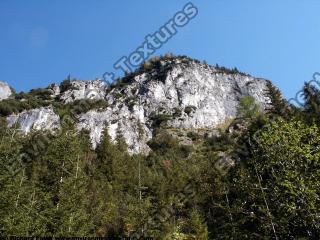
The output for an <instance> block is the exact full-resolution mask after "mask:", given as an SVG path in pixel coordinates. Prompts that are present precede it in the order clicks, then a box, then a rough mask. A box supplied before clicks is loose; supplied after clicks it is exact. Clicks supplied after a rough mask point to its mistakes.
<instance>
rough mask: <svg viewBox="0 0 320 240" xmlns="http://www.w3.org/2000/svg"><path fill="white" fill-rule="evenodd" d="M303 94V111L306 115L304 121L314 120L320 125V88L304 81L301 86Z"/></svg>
mask: <svg viewBox="0 0 320 240" xmlns="http://www.w3.org/2000/svg"><path fill="white" fill-rule="evenodd" d="M303 96H304V106H303V108H304V113H305V115H306V121H307V122H309V123H311V122H312V121H315V122H316V123H317V124H318V125H320V121H319V116H320V90H319V89H317V88H316V87H315V86H313V85H310V84H308V83H305V85H304V88H303Z"/></svg>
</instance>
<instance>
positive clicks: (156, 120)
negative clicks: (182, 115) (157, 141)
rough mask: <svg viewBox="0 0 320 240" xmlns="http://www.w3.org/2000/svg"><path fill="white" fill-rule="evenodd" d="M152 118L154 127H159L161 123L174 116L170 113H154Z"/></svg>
mask: <svg viewBox="0 0 320 240" xmlns="http://www.w3.org/2000/svg"><path fill="white" fill-rule="evenodd" d="M150 119H151V120H152V121H153V123H152V124H153V126H154V127H159V126H160V125H161V124H164V123H166V122H167V121H169V120H171V119H172V116H171V115H169V114H152V115H151V116H150Z"/></svg>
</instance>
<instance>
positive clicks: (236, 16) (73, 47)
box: [0, 0, 320, 98]
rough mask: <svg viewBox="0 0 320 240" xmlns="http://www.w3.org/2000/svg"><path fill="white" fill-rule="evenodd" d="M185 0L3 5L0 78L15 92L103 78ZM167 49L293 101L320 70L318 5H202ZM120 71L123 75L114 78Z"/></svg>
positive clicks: (220, 1)
mask: <svg viewBox="0 0 320 240" xmlns="http://www.w3.org/2000/svg"><path fill="white" fill-rule="evenodd" d="M188 2H189V1H183V0H181V1H178V0H161V1H150V0H138V1H132V0H108V1H105V0H91V1H89V0H86V1H85V0H78V1H73V0H55V1H49V0H37V1H36V0H28V1H24V0H19V1H18V0H1V1H0V80H2V81H6V82H8V83H9V84H10V85H11V86H12V87H14V88H15V89H16V90H18V91H28V90H30V89H32V88H36V87H46V86H47V85H48V84H49V83H52V82H56V83H59V82H61V81H62V80H63V79H65V78H66V77H67V75H68V74H71V76H73V77H76V78H79V79H94V78H96V77H101V76H102V74H103V73H104V72H106V71H113V67H112V66H113V64H114V63H115V62H116V61H117V60H118V59H119V58H120V57H121V56H123V55H128V54H130V53H131V52H132V51H133V50H134V49H136V48H137V47H138V46H139V45H141V43H142V42H143V41H144V37H145V36H146V35H147V34H152V33H154V32H155V31H157V30H158V28H159V27H161V26H162V25H163V24H164V23H166V22H167V21H168V20H169V19H170V18H172V17H173V15H174V14H175V13H176V12H177V11H180V10H182V8H183V6H184V5H185V4H186V3H188ZM193 3H194V5H196V6H197V7H198V10H199V13H198V15H197V17H196V18H194V19H193V20H191V21H190V22H189V23H188V25H187V26H185V27H183V28H181V29H179V30H178V33H177V34H176V35H175V36H174V37H173V38H172V39H170V40H169V41H168V42H167V43H166V44H165V45H164V46H163V47H162V48H161V49H160V50H158V51H157V52H156V55H159V54H164V53H166V52H172V53H174V54H181V55H188V56H190V57H194V58H197V59H199V60H206V61H207V62H208V63H209V64H215V63H218V64H219V65H222V66H226V67H237V68H238V69H239V70H241V71H243V72H246V73H249V74H251V75H253V76H257V77H264V78H267V79H270V80H272V81H273V82H274V84H276V85H277V86H278V87H279V88H280V89H281V90H282V92H283V93H284V95H285V96H286V97H288V98H289V97H293V96H294V95H295V93H296V92H297V91H298V90H300V88H301V87H302V85H303V83H304V82H305V81H308V80H310V79H311V77H312V74H313V73H314V72H316V71H320V66H319V60H318V56H319V54H320V44H319V42H320V41H319V37H320V14H319V9H320V1H319V0H308V1H301V0H281V1H279V0H268V1H267V0H265V1H257V0H241V1H239V0H199V1H195V0H194V1H193ZM119 74H120V73H119Z"/></svg>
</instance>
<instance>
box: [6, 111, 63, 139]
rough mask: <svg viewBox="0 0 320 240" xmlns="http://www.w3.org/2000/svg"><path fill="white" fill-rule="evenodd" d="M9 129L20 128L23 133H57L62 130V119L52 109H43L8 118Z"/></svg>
mask: <svg viewBox="0 0 320 240" xmlns="http://www.w3.org/2000/svg"><path fill="white" fill-rule="evenodd" d="M7 122H8V126H9V127H13V126H15V127H18V129H20V130H21V131H22V132H23V133H29V132H30V131H31V130H49V131H56V130H58V129H59V128H60V118H59V116H58V115H57V114H55V113H54V111H53V109H52V108H51V107H42V108H37V109H32V110H28V111H23V112H21V113H19V114H13V115H10V116H9V117H8V118H7Z"/></svg>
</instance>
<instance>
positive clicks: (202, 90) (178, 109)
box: [8, 58, 270, 154]
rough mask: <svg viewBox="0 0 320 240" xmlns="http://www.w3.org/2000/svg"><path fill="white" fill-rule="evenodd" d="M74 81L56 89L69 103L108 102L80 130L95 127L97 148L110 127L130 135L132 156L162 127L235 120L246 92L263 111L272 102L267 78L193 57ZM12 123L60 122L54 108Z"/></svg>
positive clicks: (80, 120) (26, 126) (82, 119)
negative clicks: (108, 79) (112, 79)
mask: <svg viewBox="0 0 320 240" xmlns="http://www.w3.org/2000/svg"><path fill="white" fill-rule="evenodd" d="M68 84H69V86H68V87H67V88H65V89H63V88H61V86H60V88H59V89H58V88H57V87H55V88H54V93H55V94H54V95H55V96H56V97H57V98H58V99H60V101H62V102H64V103H70V102H73V101H75V100H78V99H86V98H89V99H105V100H106V101H107V102H108V107H105V108H103V109H97V110H93V109H91V110H89V111H87V112H86V113H83V114H80V115H78V116H76V119H77V122H76V127H77V129H78V130H79V131H80V130H81V129H87V130H89V131H90V137H91V141H92V146H93V147H94V148H95V147H96V146H97V144H98V143H99V142H100V140H101V136H102V135H103V133H104V132H103V131H104V130H105V129H107V131H108V134H109V135H110V136H111V139H112V140H114V141H116V139H117V137H120V136H121V137H123V138H124V139H125V141H126V143H127V145H128V150H129V152H130V153H131V154H134V153H145V154H147V153H148V152H149V150H150V149H149V147H148V145H147V141H149V140H150V139H152V135H153V132H154V129H155V128H157V127H159V126H160V127H163V126H165V127H168V128H173V129H182V130H183V129H186V130H187V129H193V130H197V129H208V130H212V129H214V128H216V127H217V126H219V125H220V124H223V123H225V122H226V121H228V120H230V119H233V118H235V116H236V111H237V110H236V109H237V106H238V104H239V100H240V98H241V97H243V96H248V95H249V96H252V97H254V98H255V99H256V101H257V103H259V104H260V106H261V110H264V109H265V107H266V105H267V104H268V103H269V102H270V100H269V99H268V98H267V97H266V96H265V91H266V89H267V86H266V84H267V80H265V79H261V78H254V77H251V76H249V75H246V74H243V73H239V72H237V71H228V70H226V69H223V68H219V67H218V68H217V67H212V66H209V65H207V64H204V63H200V62H198V61H193V60H190V59H187V58H173V59H169V60H168V59H167V60H160V61H159V62H158V64H157V65H156V66H154V67H152V68H148V69H145V70H140V71H138V72H136V73H135V74H132V75H129V76H127V77H125V78H123V79H122V82H120V83H118V84H116V85H114V86H111V87H110V86H108V85H107V84H106V83H105V82H103V81H102V80H93V81H70V82H69V83H68ZM8 121H9V124H10V125H11V126H12V125H13V124H14V123H16V122H19V123H20V125H21V126H22V129H23V130H24V131H25V132H29V131H30V129H31V128H35V129H50V128H56V127H57V126H59V117H58V116H57V115H55V114H54V113H53V111H52V109H51V108H41V109H34V110H31V111H28V112H24V113H22V114H19V115H13V116H10V117H9V118H8Z"/></svg>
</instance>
